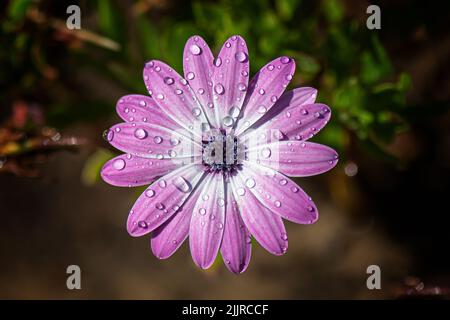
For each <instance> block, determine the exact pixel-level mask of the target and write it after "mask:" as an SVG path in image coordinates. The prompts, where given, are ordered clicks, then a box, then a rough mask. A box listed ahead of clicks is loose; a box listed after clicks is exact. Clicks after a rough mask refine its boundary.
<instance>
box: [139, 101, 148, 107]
mask: <svg viewBox="0 0 450 320" xmlns="http://www.w3.org/2000/svg"><path fill="white" fill-rule="evenodd" d="M139 105H140V106H141V107H145V106H146V105H147V103H146V102H145V101H144V100H141V101H139Z"/></svg>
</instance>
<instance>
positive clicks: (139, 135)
mask: <svg viewBox="0 0 450 320" xmlns="http://www.w3.org/2000/svg"><path fill="white" fill-rule="evenodd" d="M134 136H135V137H136V138H138V139H141V140H142V139H145V138H147V131H145V130H144V129H142V128H138V129H136V130H134Z"/></svg>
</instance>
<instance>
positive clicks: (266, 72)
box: [236, 57, 295, 134]
mask: <svg viewBox="0 0 450 320" xmlns="http://www.w3.org/2000/svg"><path fill="white" fill-rule="evenodd" d="M294 72H295V61H294V60H293V59H291V58H288V57H280V58H277V59H275V60H273V61H271V62H269V63H268V64H266V65H265V66H264V67H262V68H261V70H259V72H258V73H257V74H256V75H255V77H254V78H253V79H252V81H251V82H250V85H249V92H248V94H247V96H246V97H245V102H244V106H243V109H242V112H241V115H240V116H239V117H240V120H239V122H238V124H237V129H236V133H237V134H240V133H242V132H243V131H244V130H246V129H248V128H249V127H250V126H251V125H253V124H254V123H255V122H256V121H257V120H258V119H259V118H261V117H262V116H264V114H266V113H267V112H269V111H270V109H271V108H272V106H273V105H274V104H275V103H276V101H277V100H278V98H279V97H280V96H281V95H282V94H283V92H284V90H285V89H286V87H287V85H288V84H289V82H290V81H291V80H292V77H293V76H294Z"/></svg>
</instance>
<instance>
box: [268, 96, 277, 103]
mask: <svg viewBox="0 0 450 320" xmlns="http://www.w3.org/2000/svg"><path fill="white" fill-rule="evenodd" d="M277 100H278V98H277V96H272V97H271V98H270V101H272V102H273V103H275V102H277Z"/></svg>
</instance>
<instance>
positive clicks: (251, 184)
mask: <svg viewBox="0 0 450 320" xmlns="http://www.w3.org/2000/svg"><path fill="white" fill-rule="evenodd" d="M245 185H246V186H247V188H249V189H252V188H253V187H255V185H256V182H255V179H253V178H248V179H247V180H246V181H245Z"/></svg>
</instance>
